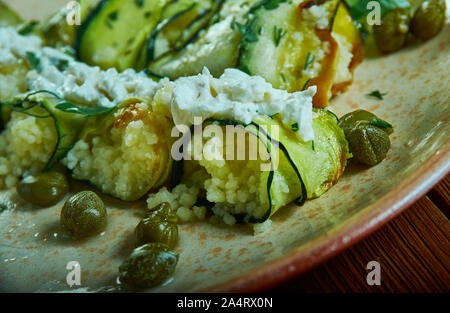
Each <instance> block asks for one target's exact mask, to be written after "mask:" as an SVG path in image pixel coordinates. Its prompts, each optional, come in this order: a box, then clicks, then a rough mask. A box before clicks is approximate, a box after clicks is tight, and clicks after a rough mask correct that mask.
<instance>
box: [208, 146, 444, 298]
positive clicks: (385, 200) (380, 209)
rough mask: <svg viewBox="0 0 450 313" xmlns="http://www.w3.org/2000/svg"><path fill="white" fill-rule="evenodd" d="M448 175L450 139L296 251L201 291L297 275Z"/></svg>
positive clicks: (249, 287) (238, 288)
mask: <svg viewBox="0 0 450 313" xmlns="http://www.w3.org/2000/svg"><path fill="white" fill-rule="evenodd" d="M448 174H450V141H447V142H446V143H445V144H444V145H442V146H441V147H440V149H438V150H437V151H436V153H435V154H434V155H433V156H432V157H430V158H429V159H428V160H427V161H426V162H424V163H423V164H422V166H421V167H420V169H419V170H418V171H417V172H416V173H414V174H413V175H410V176H409V177H408V178H407V179H405V180H404V181H403V182H402V183H401V184H400V185H398V186H397V187H395V188H393V189H392V190H390V191H389V192H388V193H387V194H385V195H384V196H383V197H382V198H381V199H379V200H378V201H376V202H374V203H372V204H370V205H369V206H367V207H366V208H364V209H363V210H361V211H360V212H359V213H357V214H355V215H354V216H352V217H350V218H349V219H348V220H347V221H345V222H343V223H342V224H340V225H337V226H336V227H335V228H334V229H332V230H331V231H329V232H327V233H325V234H322V235H320V236H318V237H317V238H315V239H313V240H311V241H310V242H308V243H306V244H305V246H303V247H301V248H300V249H301V250H297V251H294V252H291V253H290V254H287V255H286V256H283V257H281V258H279V259H277V260H274V261H272V262H270V263H269V264H267V265H264V266H262V267H260V268H257V269H255V270H252V271H249V272H247V273H245V274H244V275H241V276H239V277H236V278H233V279H231V280H229V281H226V282H224V283H221V284H218V285H216V286H213V287H211V288H208V289H207V290H203V292H258V291H263V290H265V289H267V288H270V287H272V286H274V285H277V284H279V283H282V282H284V281H286V280H288V279H289V278H293V277H295V276H297V275H300V274H302V273H304V272H306V271H308V270H310V269H312V268H314V267H316V266H318V265H319V264H320V263H322V262H325V261H327V260H328V259H330V258H332V257H333V256H336V255H337V254H339V253H340V252H342V251H344V250H345V249H348V248H349V247H351V246H352V245H354V244H356V243H357V242H359V241H360V240H362V239H363V238H365V237H367V236H368V235H370V234H371V233H373V232H374V231H376V230H377V229H379V228H380V227H382V226H383V225H385V224H386V223H388V222H389V221H391V220H392V219H393V218H394V217H396V216H398V215H399V214H400V213H401V212H403V211H404V210H405V209H407V208H409V206H411V205H412V204H413V203H414V202H416V201H417V200H418V199H420V198H421V197H422V196H423V195H425V194H426V193H427V192H428V191H429V190H430V189H432V188H433V187H434V186H435V185H436V184H437V183H438V182H439V181H440V180H441V179H442V178H444V177H445V176H446V175H448Z"/></svg>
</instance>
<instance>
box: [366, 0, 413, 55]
mask: <svg viewBox="0 0 450 313" xmlns="http://www.w3.org/2000/svg"><path fill="white" fill-rule="evenodd" d="M409 23H410V16H409V11H408V10H407V9H404V8H396V9H393V10H391V11H389V12H387V13H386V14H385V16H384V17H383V19H382V21H381V24H380V25H375V26H374V27H373V35H374V37H375V42H376V44H377V46H378V48H379V49H380V51H381V52H393V51H397V50H399V49H400V48H402V47H403V46H404V45H405V43H406V39H407V37H408V32H409Z"/></svg>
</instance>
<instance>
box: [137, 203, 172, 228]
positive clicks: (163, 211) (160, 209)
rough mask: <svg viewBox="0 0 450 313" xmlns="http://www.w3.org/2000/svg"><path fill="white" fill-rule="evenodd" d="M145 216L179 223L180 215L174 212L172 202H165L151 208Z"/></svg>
mask: <svg viewBox="0 0 450 313" xmlns="http://www.w3.org/2000/svg"><path fill="white" fill-rule="evenodd" d="M144 218H155V219H156V218H159V219H162V220H165V221H168V222H170V223H174V224H176V223H178V216H177V215H176V214H175V213H174V212H173V210H172V208H171V207H170V204H169V203H167V202H163V203H161V204H160V205H158V206H156V207H154V208H152V209H150V210H149V211H148V212H147V213H146V214H145V216H144Z"/></svg>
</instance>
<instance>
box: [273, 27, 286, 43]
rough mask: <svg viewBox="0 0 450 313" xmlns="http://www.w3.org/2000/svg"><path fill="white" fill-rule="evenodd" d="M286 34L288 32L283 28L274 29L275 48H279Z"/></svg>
mask: <svg viewBox="0 0 450 313" xmlns="http://www.w3.org/2000/svg"><path fill="white" fill-rule="evenodd" d="M286 33H287V31H285V30H284V29H282V28H278V27H277V26H276V25H275V26H274V27H273V42H274V43H275V47H278V45H279V44H280V40H281V38H283V37H284V36H285V35H286Z"/></svg>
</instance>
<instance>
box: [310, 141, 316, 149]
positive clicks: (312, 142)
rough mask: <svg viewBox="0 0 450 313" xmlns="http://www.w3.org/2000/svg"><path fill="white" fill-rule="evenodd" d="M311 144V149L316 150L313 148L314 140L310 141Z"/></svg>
mask: <svg viewBox="0 0 450 313" xmlns="http://www.w3.org/2000/svg"><path fill="white" fill-rule="evenodd" d="M311 145H312V149H313V151H316V149H315V148H314V140H312V141H311Z"/></svg>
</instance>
